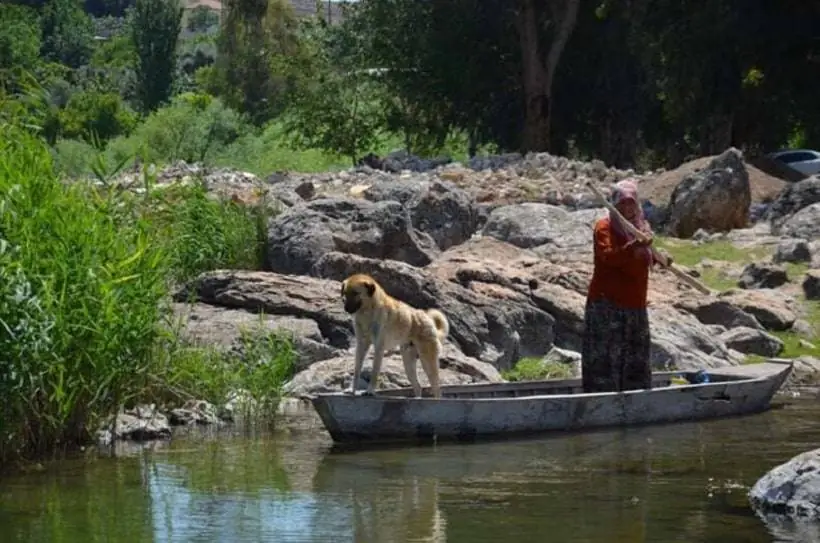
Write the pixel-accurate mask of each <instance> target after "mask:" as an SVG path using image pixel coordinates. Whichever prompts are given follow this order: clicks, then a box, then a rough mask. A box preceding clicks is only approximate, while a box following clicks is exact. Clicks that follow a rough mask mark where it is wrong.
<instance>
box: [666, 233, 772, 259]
mask: <svg viewBox="0 0 820 543" xmlns="http://www.w3.org/2000/svg"><path fill="white" fill-rule="evenodd" d="M654 244H655V245H656V246H657V247H658V248H659V249H664V250H666V251H669V254H671V255H672V257H673V258H674V259H675V262H676V263H678V264H680V265H682V266H694V265H696V264H698V263H700V262H701V261H702V260H704V259H709V260H721V261H724V262H737V263H749V262H759V261H761V260H768V258H769V256H770V255H771V250H770V249H767V248H765V247H751V248H748V249H745V248H740V247H737V246H736V245H734V244H733V243H732V242H730V241H723V240H721V241H709V242H705V243H699V244H696V243H693V242H691V241H688V240H680V239H674V238H668V237H665V236H658V237H657V238H656V239H655V242H654Z"/></svg>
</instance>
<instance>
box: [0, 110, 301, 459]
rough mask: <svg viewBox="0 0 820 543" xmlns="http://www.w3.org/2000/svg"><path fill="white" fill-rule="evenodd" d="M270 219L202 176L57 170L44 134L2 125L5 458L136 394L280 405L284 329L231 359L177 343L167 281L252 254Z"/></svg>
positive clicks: (30, 452) (93, 421)
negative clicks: (134, 187) (212, 188)
mask: <svg viewBox="0 0 820 543" xmlns="http://www.w3.org/2000/svg"><path fill="white" fill-rule="evenodd" d="M14 111H16V110H14ZM7 118H8V117H7ZM95 167H96V168H97V173H98V175H99V176H100V177H103V176H104V174H105V172H103V171H101V170H100V168H99V164H97V165H96V166H95ZM259 209H264V208H262V207H260V208H259ZM264 218H265V216H264V214H262V212H261V211H257V210H256V209H245V208H243V207H240V206H238V205H237V204H234V203H232V202H218V201H213V200H211V199H210V198H208V197H207V196H206V194H205V192H204V189H203V188H202V187H199V186H194V187H188V188H173V189H164V190H156V189H155V190H153V191H148V192H146V193H144V194H137V193H135V192H130V191H120V190H107V189H104V188H99V187H98V186H96V185H93V184H91V183H87V182H72V183H62V182H61V181H60V179H59V178H58V177H57V175H56V173H55V171H54V166H53V163H52V158H51V154H50V150H49V148H48V146H47V145H46V144H45V142H44V141H42V140H40V139H38V138H37V137H35V136H34V135H33V134H31V133H30V132H29V131H27V130H24V129H23V128H20V125H18V124H15V123H5V124H0V395H2V398H3V403H2V406H0V436H2V437H0V463H4V462H8V461H9V460H10V459H13V458H19V457H38V456H41V455H42V454H44V453H47V452H49V451H52V450H54V449H55V448H57V447H59V446H65V447H72V446H77V445H80V444H83V443H85V442H87V441H88V440H89V439H90V437H91V435H92V432H93V431H94V430H95V429H96V428H97V427H98V425H99V423H100V422H102V420H103V419H104V418H107V417H108V416H109V415H110V414H111V413H113V412H116V411H117V410H118V409H119V408H120V407H124V406H129V405H134V404H135V403H137V402H141V401H156V400H157V399H167V398H188V397H192V396H196V397H200V398H202V397H203V396H204V397H205V399H208V400H210V401H214V402H219V401H224V400H226V399H227V398H226V396H227V395H228V394H229V393H230V392H231V389H234V390H235V389H240V388H241V389H244V390H247V391H249V392H250V394H251V395H252V397H254V399H256V400H259V399H263V400H268V401H269V404H271V403H273V404H275V401H276V400H277V399H278V391H279V390H280V388H281V385H282V384H283V383H284V380H285V379H286V378H288V377H289V376H290V372H291V371H292V367H293V361H294V353H293V350H292V348H291V346H290V343H289V342H288V341H287V340H286V339H285V338H283V339H280V338H278V337H277V336H274V337H272V338H271V337H269V338H268V339H267V342H262V344H263V346H264V348H262V347H251V348H247V349H246V354H245V356H244V357H243V358H237V357H236V356H234V355H229V354H224V353H221V352H217V351H214V350H212V349H209V348H200V347H197V348H191V347H189V346H187V345H185V344H184V342H182V341H181V339H180V337H181V336H180V335H179V334H178V333H177V331H176V330H174V329H173V327H171V326H170V323H169V321H168V320H167V318H168V317H169V316H170V314H171V312H170V303H169V302H170V297H169V289H170V287H171V286H172V285H173V283H174V281H175V280H181V279H184V278H187V277H190V276H192V275H194V274H196V273H197V272H198V271H202V270H205V269H208V268H212V267H214V268H217V267H231V266H233V265H235V266H243V267H247V266H252V265H253V262H254V261H257V260H256V259H258V258H259V254H258V253H257V252H256V251H258V250H259V247H261V244H257V245H254V244H252V243H248V239H253V238H254V236H257V239H261V238H259V237H258V236H259V234H258V233H259V232H264V229H263V228H261V227H260V225H261V224H263V221H264ZM254 349H255V350H254ZM248 353H250V354H248ZM254 353H255V354H254ZM254 361H255V362H254ZM270 400H273V402H270Z"/></svg>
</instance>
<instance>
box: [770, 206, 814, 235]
mask: <svg viewBox="0 0 820 543" xmlns="http://www.w3.org/2000/svg"><path fill="white" fill-rule="evenodd" d="M778 232H779V233H780V234H781V235H784V236H789V237H792V238H800V239H817V238H819V237H820V202H818V203H815V204H811V205H808V206H806V207H804V208H803V209H801V210H800V211H798V212H797V213H795V214H794V215H792V216H790V217H789V218H787V219H786V220H785V221H783V223H782V224H781V225H780V228H779V230H778Z"/></svg>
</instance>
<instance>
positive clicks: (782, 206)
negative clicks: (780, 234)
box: [766, 176, 820, 230]
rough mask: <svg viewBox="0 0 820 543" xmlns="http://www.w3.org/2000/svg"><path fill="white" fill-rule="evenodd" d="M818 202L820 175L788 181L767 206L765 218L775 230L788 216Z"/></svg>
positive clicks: (819, 197) (819, 199) (819, 198)
mask: <svg viewBox="0 0 820 543" xmlns="http://www.w3.org/2000/svg"><path fill="white" fill-rule="evenodd" d="M818 202H820V177H818V176H814V177H809V178H807V179H804V180H802V181H799V182H797V183H790V184H788V185H787V186H786V188H784V189H783V190H782V191H781V192H780V194H778V196H777V198H776V199H775V200H774V202H772V205H771V206H769V210H768V213H767V214H766V219H768V220H769V221H770V222H771V223H772V226H773V227H774V228H775V230H777V229H778V228H779V227H780V226H781V225H782V224H783V223H784V222H786V220H787V219H788V218H789V217H791V216H792V215H794V214H795V213H797V212H798V211H800V210H801V209H803V208H805V207H808V206H810V205H812V204H816V203H818Z"/></svg>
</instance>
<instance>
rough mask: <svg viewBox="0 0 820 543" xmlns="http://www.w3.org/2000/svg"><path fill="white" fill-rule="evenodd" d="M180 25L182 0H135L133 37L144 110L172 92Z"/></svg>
mask: <svg viewBox="0 0 820 543" xmlns="http://www.w3.org/2000/svg"><path fill="white" fill-rule="evenodd" d="M181 27H182V7H181V5H180V3H179V0H137V1H136V3H135V5H134V18H133V22H132V24H131V38H132V40H133V42H134V49H135V51H136V54H137V63H136V72H137V74H136V75H137V97H138V99H139V102H140V106H141V108H142V111H143V112H144V113H149V112H151V111H154V110H155V109H156V108H158V107H159V106H160V105H161V104H163V103H164V102H166V101H167V100H168V99H169V98H170V96H171V91H172V85H173V83H174V75H175V73H176V62H177V41H178V39H179V32H180V30H181Z"/></svg>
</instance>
